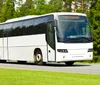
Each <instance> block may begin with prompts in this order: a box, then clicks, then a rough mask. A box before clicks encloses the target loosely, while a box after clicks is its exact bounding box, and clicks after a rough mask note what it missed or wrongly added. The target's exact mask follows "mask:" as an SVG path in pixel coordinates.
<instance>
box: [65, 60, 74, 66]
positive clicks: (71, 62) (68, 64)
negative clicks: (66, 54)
mask: <svg viewBox="0 0 100 85" xmlns="http://www.w3.org/2000/svg"><path fill="white" fill-rule="evenodd" d="M65 64H66V65H67V66H72V65H73V64H74V61H68V62H65Z"/></svg>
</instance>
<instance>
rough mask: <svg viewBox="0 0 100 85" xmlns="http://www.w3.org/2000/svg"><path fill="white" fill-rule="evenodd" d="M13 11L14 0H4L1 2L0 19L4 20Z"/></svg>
mask: <svg viewBox="0 0 100 85" xmlns="http://www.w3.org/2000/svg"><path fill="white" fill-rule="evenodd" d="M14 11H15V10H14V0H6V2H3V5H2V8H1V18H0V21H6V20H7V19H10V18H12V17H13V15H14Z"/></svg>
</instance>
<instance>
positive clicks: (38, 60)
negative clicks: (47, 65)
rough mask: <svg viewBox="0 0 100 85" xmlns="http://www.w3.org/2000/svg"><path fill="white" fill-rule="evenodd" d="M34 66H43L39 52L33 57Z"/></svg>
mask: <svg viewBox="0 0 100 85" xmlns="http://www.w3.org/2000/svg"><path fill="white" fill-rule="evenodd" d="M34 59H35V64H37V65H42V64H43V57H42V53H41V51H37V52H36V53H35V55H34Z"/></svg>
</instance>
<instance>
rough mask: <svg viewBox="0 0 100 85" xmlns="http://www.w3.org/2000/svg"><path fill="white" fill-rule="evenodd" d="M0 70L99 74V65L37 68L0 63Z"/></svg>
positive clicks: (30, 64)
mask: <svg viewBox="0 0 100 85" xmlns="http://www.w3.org/2000/svg"><path fill="white" fill-rule="evenodd" d="M0 68H10V69H24V70H41V71H54V72H72V73H84V74H100V64H74V65H73V66H65V64H46V65H44V66H38V65H34V64H33V63H27V64H18V63H12V62H7V63H0Z"/></svg>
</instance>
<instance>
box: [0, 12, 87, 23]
mask: <svg viewBox="0 0 100 85" xmlns="http://www.w3.org/2000/svg"><path fill="white" fill-rule="evenodd" d="M48 15H54V16H57V15H81V16H86V14H83V13H73V12H55V13H49V14H44V15H38V16H37V15H28V16H24V17H18V18H13V19H9V20H7V21H5V22H3V23H0V24H4V23H10V22H15V21H20V20H26V19H31V18H36V17H37V18H38V17H43V16H48Z"/></svg>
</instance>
